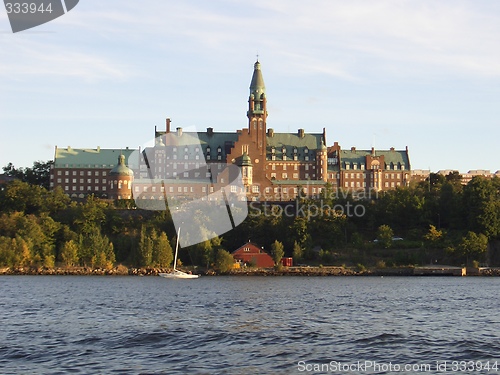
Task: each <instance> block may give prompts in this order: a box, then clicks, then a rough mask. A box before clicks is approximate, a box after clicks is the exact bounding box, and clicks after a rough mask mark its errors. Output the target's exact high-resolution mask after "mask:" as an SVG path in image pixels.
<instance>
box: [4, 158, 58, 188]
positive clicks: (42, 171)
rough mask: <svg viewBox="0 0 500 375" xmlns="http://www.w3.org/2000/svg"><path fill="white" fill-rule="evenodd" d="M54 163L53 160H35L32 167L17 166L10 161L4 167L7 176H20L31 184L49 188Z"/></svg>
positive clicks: (19, 177)
mask: <svg viewBox="0 0 500 375" xmlns="http://www.w3.org/2000/svg"><path fill="white" fill-rule="evenodd" d="M52 164H53V161H52V160H49V161H46V162H43V161H35V162H34V163H33V167H32V168H22V167H21V168H16V167H15V166H14V165H13V164H12V163H9V164H7V165H6V166H5V167H3V168H2V169H3V171H4V173H5V174H6V175H7V176H11V177H15V178H18V179H20V180H21V181H23V182H26V183H28V184H30V185H37V186H41V187H43V188H45V189H47V190H48V189H49V185H50V168H51V166H52Z"/></svg>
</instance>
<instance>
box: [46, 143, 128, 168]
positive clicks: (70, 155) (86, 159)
mask: <svg viewBox="0 0 500 375" xmlns="http://www.w3.org/2000/svg"><path fill="white" fill-rule="evenodd" d="M134 151H137V150H135V149H129V148H126V149H102V148H99V147H98V148H97V149H95V148H93V149H92V148H72V147H68V148H59V147H56V152H55V156H54V167H55V168H105V169H110V168H113V167H114V166H116V161H117V160H118V157H119V156H120V154H123V155H124V156H125V161H126V162H128V158H129V156H130V155H131V154H132V152H134Z"/></svg>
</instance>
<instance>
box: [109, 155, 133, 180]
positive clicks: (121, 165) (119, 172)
mask: <svg viewBox="0 0 500 375" xmlns="http://www.w3.org/2000/svg"><path fill="white" fill-rule="evenodd" d="M109 175H110V176H133V175H134V172H133V171H132V169H130V168H128V167H127V166H126V165H125V155H123V154H121V155H120V156H119V157H118V165H117V166H116V167H114V168H113V169H112V170H111V171H110V172H109Z"/></svg>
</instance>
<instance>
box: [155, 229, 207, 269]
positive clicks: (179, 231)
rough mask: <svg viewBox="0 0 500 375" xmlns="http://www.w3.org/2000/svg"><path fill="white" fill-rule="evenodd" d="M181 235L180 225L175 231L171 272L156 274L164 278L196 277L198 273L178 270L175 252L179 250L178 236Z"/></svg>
mask: <svg viewBox="0 0 500 375" xmlns="http://www.w3.org/2000/svg"><path fill="white" fill-rule="evenodd" d="M180 235H181V227H179V230H178V231H177V241H176V244H175V255H174V269H173V270H172V272H160V273H159V274H158V275H159V276H161V277H164V278H166V279H197V278H198V277H200V275H193V274H190V273H186V272H182V271H179V270H178V269H177V268H176V267H177V253H178V252H179V236H180Z"/></svg>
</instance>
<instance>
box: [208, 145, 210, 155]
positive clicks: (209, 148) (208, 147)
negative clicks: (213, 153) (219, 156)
mask: <svg viewBox="0 0 500 375" xmlns="http://www.w3.org/2000/svg"><path fill="white" fill-rule="evenodd" d="M207 154H210V146H208V147H207Z"/></svg>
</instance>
